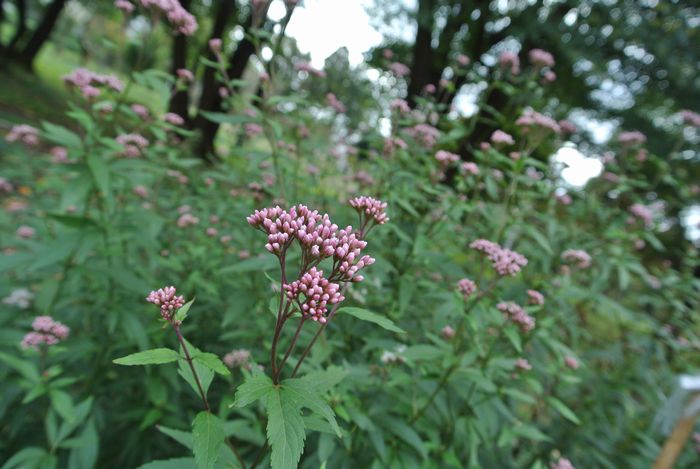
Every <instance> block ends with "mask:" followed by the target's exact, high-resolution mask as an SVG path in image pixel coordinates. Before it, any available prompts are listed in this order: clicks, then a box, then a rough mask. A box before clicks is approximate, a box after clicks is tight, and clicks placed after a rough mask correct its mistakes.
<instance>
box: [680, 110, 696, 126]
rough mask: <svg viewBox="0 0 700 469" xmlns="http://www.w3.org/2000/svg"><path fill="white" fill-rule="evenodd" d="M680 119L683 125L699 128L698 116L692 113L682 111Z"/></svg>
mask: <svg viewBox="0 0 700 469" xmlns="http://www.w3.org/2000/svg"><path fill="white" fill-rule="evenodd" d="M680 116H681V119H683V123H684V124H685V125H689V126H691V127H700V114H698V113H697V112H693V111H688V110H687V109H686V110H683V111H681V112H680Z"/></svg>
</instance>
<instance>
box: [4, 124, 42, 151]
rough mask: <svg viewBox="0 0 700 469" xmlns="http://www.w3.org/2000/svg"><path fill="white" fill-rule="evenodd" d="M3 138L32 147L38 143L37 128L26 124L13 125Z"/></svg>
mask: <svg viewBox="0 0 700 469" xmlns="http://www.w3.org/2000/svg"><path fill="white" fill-rule="evenodd" d="M5 140H6V141H8V142H10V143H12V142H22V143H24V144H25V145H27V146H30V147H34V146H37V145H38V144H39V129H37V128H35V127H32V126H31V125H27V124H19V125H15V126H13V127H12V128H11V129H10V131H9V132H8V133H7V135H6V136H5Z"/></svg>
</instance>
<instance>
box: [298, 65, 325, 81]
mask: <svg viewBox="0 0 700 469" xmlns="http://www.w3.org/2000/svg"><path fill="white" fill-rule="evenodd" d="M294 68H295V69H297V70H298V71H300V72H306V73H308V74H309V75H314V76H317V77H319V78H325V76H326V72H324V71H323V70H319V69H317V68H315V67H314V66H313V65H311V64H310V63H309V62H297V63H296V64H295V65H294Z"/></svg>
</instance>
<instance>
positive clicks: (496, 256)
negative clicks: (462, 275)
mask: <svg viewBox="0 0 700 469" xmlns="http://www.w3.org/2000/svg"><path fill="white" fill-rule="evenodd" d="M469 247H471V248H472V249H476V250H477V251H481V252H483V253H485V254H486V255H487V256H488V258H489V259H490V260H491V264H492V266H493V268H494V269H495V270H496V272H498V275H501V276H506V275H515V274H517V273H518V272H520V270H521V269H522V268H523V267H525V266H526V265H527V258H526V257H525V256H523V255H522V254H520V253H518V252H515V251H511V250H510V249H507V248H504V247H502V246H500V245H499V244H498V243H494V242H493V241H488V240H486V239H477V240H476V241H474V242H472V243H471V244H470V245H469Z"/></svg>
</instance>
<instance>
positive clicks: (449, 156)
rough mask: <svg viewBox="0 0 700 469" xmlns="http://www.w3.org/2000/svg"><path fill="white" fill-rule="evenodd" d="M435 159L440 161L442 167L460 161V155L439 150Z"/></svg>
mask: <svg viewBox="0 0 700 469" xmlns="http://www.w3.org/2000/svg"><path fill="white" fill-rule="evenodd" d="M435 159H436V160H438V162H439V163H440V166H448V165H449V164H451V163H456V162H457V161H459V155H457V154H456V153H451V152H449V151H445V150H438V152H437V153H435Z"/></svg>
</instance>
